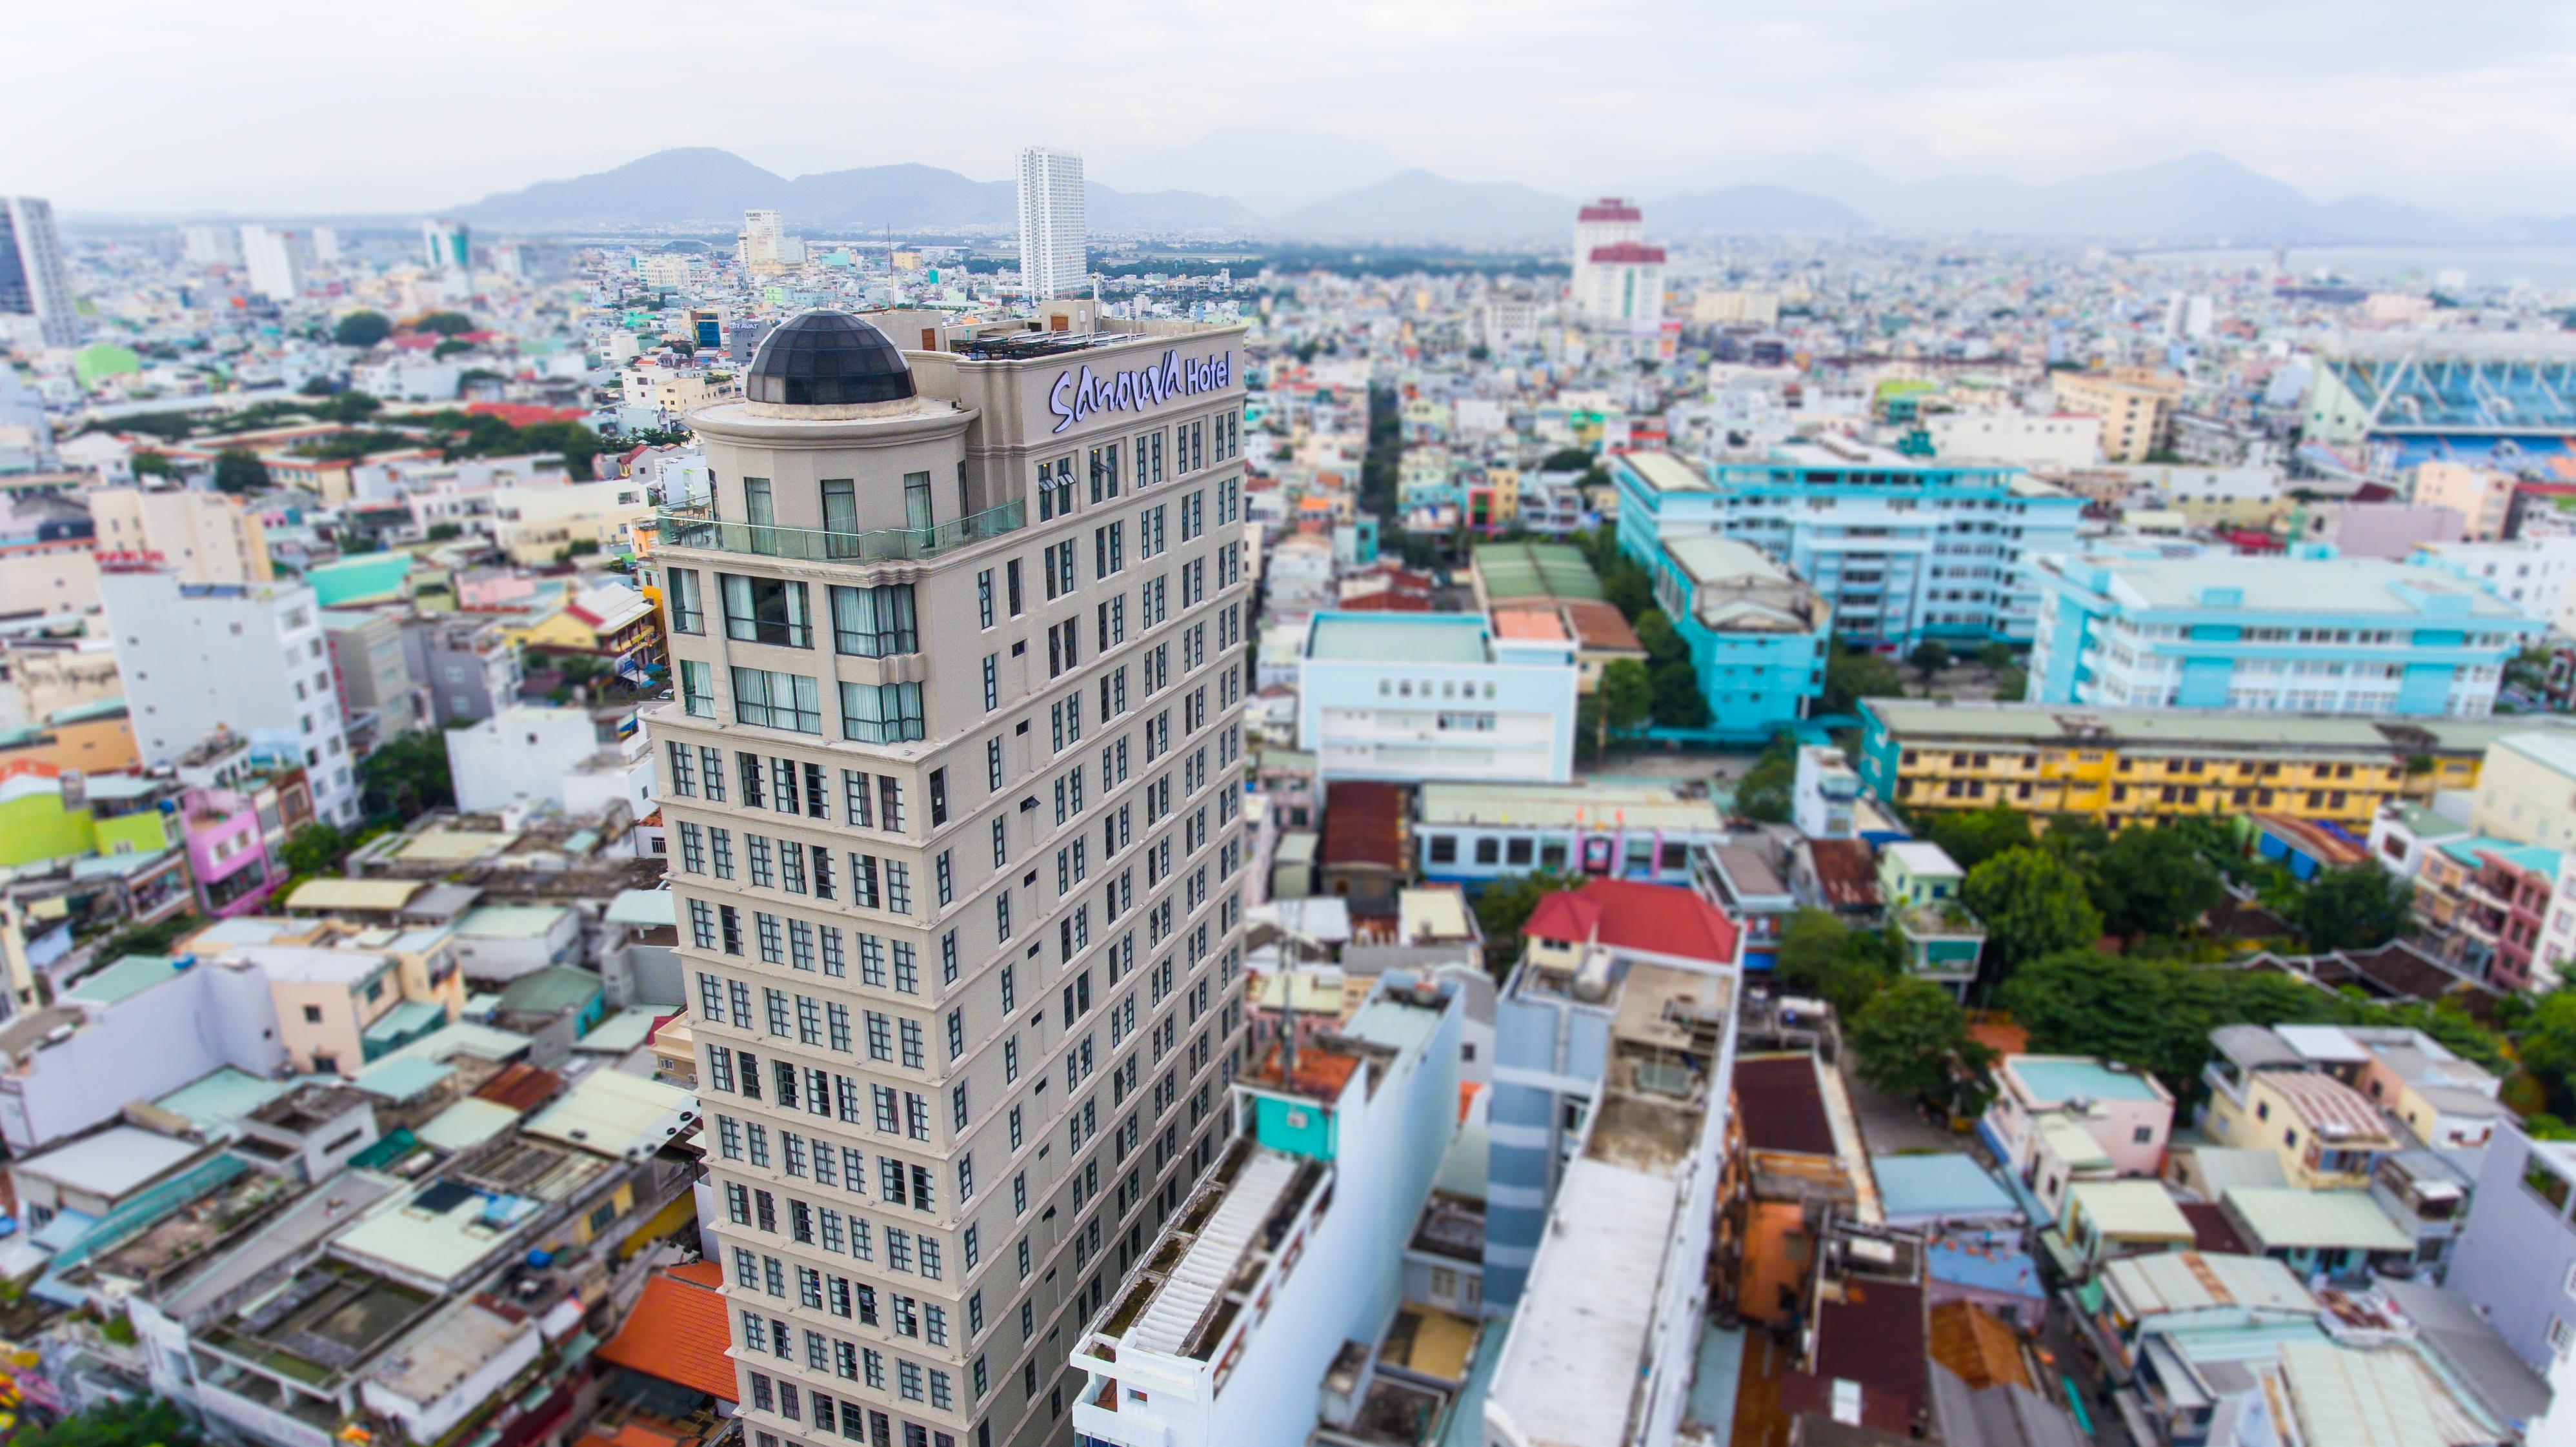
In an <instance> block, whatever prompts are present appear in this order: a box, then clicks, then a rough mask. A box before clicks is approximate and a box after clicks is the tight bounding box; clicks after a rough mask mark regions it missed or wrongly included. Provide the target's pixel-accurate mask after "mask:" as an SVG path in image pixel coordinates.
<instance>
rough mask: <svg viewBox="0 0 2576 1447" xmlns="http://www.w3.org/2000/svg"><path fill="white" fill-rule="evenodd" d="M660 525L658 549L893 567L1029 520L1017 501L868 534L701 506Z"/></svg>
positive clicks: (668, 516)
mask: <svg viewBox="0 0 2576 1447" xmlns="http://www.w3.org/2000/svg"><path fill="white" fill-rule="evenodd" d="M656 521H657V522H658V524H659V532H658V533H657V535H656V536H657V539H658V545H659V546H661V547H665V548H698V549H703V550H705V551H708V552H716V553H745V554H749V555H752V556H755V557H764V558H792V559H795V560H797V561H799V562H811V563H892V562H903V561H907V560H911V559H918V558H934V557H937V556H939V555H940V554H941V553H948V552H954V551H956V550H957V549H959V548H963V547H969V546H972V545H973V544H976V543H980V542H983V541H984V540H986V539H988V538H998V537H1000V536H1001V535H1003V534H1004V533H1009V532H1017V531H1018V530H1019V529H1020V528H1021V527H1022V526H1024V525H1025V524H1026V523H1027V521H1028V504H1027V503H1026V502H1025V501H1023V500H1019V499H1013V500H1012V501H1010V502H1006V503H1004V504H1002V505H1001V506H1000V507H995V508H986V509H985V510H984V511H982V512H979V513H976V514H973V515H972V516H969V517H963V518H959V519H957V520H956V521H955V522H945V523H940V524H938V525H936V526H933V527H926V528H878V529H876V530H874V531H872V532H864V533H841V532H828V531H825V530H823V529H820V528H788V527H770V526H763V525H758V524H753V523H742V522H727V521H723V520H720V519H718V518H715V517H713V516H711V515H709V513H708V511H707V509H705V508H704V507H697V506H688V507H665V508H662V509H660V510H659V511H658V513H657V514H656Z"/></svg>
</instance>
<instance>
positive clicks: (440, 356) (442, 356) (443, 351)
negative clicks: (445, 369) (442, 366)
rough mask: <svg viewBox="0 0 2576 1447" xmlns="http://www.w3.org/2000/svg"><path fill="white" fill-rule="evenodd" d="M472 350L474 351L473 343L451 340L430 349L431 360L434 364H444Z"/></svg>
mask: <svg viewBox="0 0 2576 1447" xmlns="http://www.w3.org/2000/svg"><path fill="white" fill-rule="evenodd" d="M472 350H474V344H473V343H472V342H460V341H457V340H455V339H453V338H450V339H449V340H447V341H443V342H440V343H439V344H438V345H437V346H434V347H432V348H430V349H429V359H430V360H431V361H433V362H444V361H446V360H447V359H448V358H450V357H452V356H455V355H456V354H457V353H459V352H470V351H472Z"/></svg>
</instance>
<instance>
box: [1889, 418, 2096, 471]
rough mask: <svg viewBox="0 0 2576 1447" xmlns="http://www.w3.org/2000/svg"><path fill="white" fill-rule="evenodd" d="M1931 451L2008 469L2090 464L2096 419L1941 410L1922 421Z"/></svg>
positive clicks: (1945, 457) (2093, 456) (2093, 458)
mask: <svg viewBox="0 0 2576 1447" xmlns="http://www.w3.org/2000/svg"><path fill="white" fill-rule="evenodd" d="M1923 432H1924V435H1925V436H1927V437H1929V438H1931V439H1932V455H1933V456H1935V457H1938V458H1940V459H1941V460H1942V461H1944V462H1996V463H2002V464H2004V465H2006V466H2009V467H2034V468H2061V467H2063V468H2071V467H2091V466H2093V465H2094V464H2095V463H2098V462H2100V461H2101V460H2102V419H2101V418H2099V417H2076V416H2070V415H2067V414H2064V413H2051V414H2048V415H2046V416H2034V415H2033V414H2031V413H2027V412H1941V413H1936V414H1934V415H1932V416H1930V417H1926V418H1924V419H1923Z"/></svg>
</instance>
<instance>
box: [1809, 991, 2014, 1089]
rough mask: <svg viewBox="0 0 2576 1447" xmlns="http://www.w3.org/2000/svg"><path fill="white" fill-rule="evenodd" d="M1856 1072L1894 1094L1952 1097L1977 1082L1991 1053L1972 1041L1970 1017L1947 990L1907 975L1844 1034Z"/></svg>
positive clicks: (1882, 993)
mask: <svg viewBox="0 0 2576 1447" xmlns="http://www.w3.org/2000/svg"><path fill="white" fill-rule="evenodd" d="M1844 1034H1845V1038H1846V1039H1847V1040H1849V1042H1850V1043H1851V1048H1852V1069H1853V1071H1854V1073H1856V1074H1858V1075H1859V1076H1860V1078H1861V1079H1862V1080H1864V1081H1866V1082H1868V1083H1869V1084H1870V1085H1871V1086H1872V1087H1874V1088H1876V1089H1879V1090H1882V1091H1885V1092H1887V1093H1888V1094H1890V1095H1912V1096H1924V1097H1929V1098H1938V1099H1944V1100H1946V1099H1948V1098H1950V1097H1951V1096H1952V1095H1953V1093H1954V1091H1955V1089H1956V1088H1957V1086H1958V1085H1959V1083H1960V1082H1961V1080H1962V1079H1963V1078H1965V1079H1968V1080H1974V1079H1976V1078H1977V1077H1978V1076H1979V1075H1980V1074H1981V1073H1982V1072H1983V1071H1984V1069H1985V1066H1986V1059H1987V1052H1986V1050H1985V1048H1984V1047H1982V1046H1980V1045H1978V1044H1977V1043H1976V1042H1975V1041H1973V1040H1971V1039H1969V1038H1968V1015H1967V1012H1966V1011H1965V1010H1962V1009H1960V1008H1959V1002H1958V1001H1957V1000H1956V999H1954V998H1953V997H1952V996H1951V994H1950V992H1949V991H1948V990H1945V989H1943V988H1942V987H1940V986H1939V985H1936V984H1934V983H1932V982H1931V981H1930V980H1925V979H1918V978H1914V977H1910V976H1909V977H1907V978H1904V979H1900V980H1898V981H1896V982H1895V983H1894V984H1891V985H1889V986H1888V987H1887V988H1885V989H1883V990H1880V991H1879V992H1878V993H1877V994H1876V995H1874V996H1872V997H1870V1001H1869V1003H1868V1004H1866V1005H1864V1006H1862V1007H1861V1010H1860V1013H1859V1014H1858V1015H1856V1016H1853V1017H1852V1020H1851V1025H1850V1028H1849V1029H1848V1030H1846V1031H1845V1032H1844Z"/></svg>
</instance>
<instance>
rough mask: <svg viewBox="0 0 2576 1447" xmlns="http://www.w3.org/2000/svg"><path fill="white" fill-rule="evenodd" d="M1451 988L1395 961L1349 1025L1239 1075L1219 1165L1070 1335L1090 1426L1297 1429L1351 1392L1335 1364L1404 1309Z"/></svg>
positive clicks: (1449, 1032)
mask: <svg viewBox="0 0 2576 1447" xmlns="http://www.w3.org/2000/svg"><path fill="white" fill-rule="evenodd" d="M1460 999H1461V994H1460V991H1459V988H1458V986H1457V985H1456V984H1454V983H1451V984H1449V985H1447V986H1446V987H1445V988H1444V989H1443V992H1442V993H1440V994H1437V995H1431V996H1430V997H1429V998H1427V999H1426V998H1423V997H1422V995H1420V994H1417V992H1416V991H1415V990H1414V989H1413V987H1412V981H1411V980H1410V978H1409V977H1406V976H1402V975H1395V974H1390V975H1388V976H1386V977H1385V978H1384V980H1383V981H1382V982H1381V983H1380V984H1379V985H1378V987H1377V990H1376V992H1375V994H1374V995H1373V996H1372V998H1371V999H1370V1000H1369V1001H1368V1002H1367V1003H1366V1004H1364V1005H1362V1006H1361V1007H1360V1008H1359V1010H1358V1011H1357V1012H1356V1013H1355V1014H1353V1016H1352V1017H1351V1021H1350V1024H1349V1025H1348V1027H1346V1028H1345V1029H1344V1030H1342V1031H1340V1032H1339V1033H1328V1034H1322V1035H1318V1036H1317V1037H1315V1039H1314V1043H1313V1044H1311V1045H1308V1046H1305V1047H1302V1048H1300V1049H1299V1050H1297V1051H1296V1052H1295V1054H1294V1055H1293V1056H1290V1057H1289V1058H1288V1059H1286V1060H1285V1061H1284V1062H1283V1061H1282V1059H1281V1056H1280V1053H1279V1051H1278V1048H1277V1047H1275V1046H1274V1047H1272V1049H1271V1053H1270V1054H1269V1056H1268V1058H1267V1059H1265V1060H1264V1061H1263V1062H1262V1063H1261V1064H1260V1065H1258V1066H1256V1067H1254V1068H1253V1069H1251V1070H1249V1071H1247V1072H1245V1074H1244V1076H1243V1077H1242V1078H1241V1079H1238V1080H1237V1081H1235V1083H1234V1090H1233V1094H1232V1098H1231V1101H1230V1102H1229V1106H1230V1109H1231V1111H1232V1113H1233V1116H1234V1119H1235V1121H1236V1129H1235V1131H1234V1132H1233V1136H1234V1143H1233V1145H1232V1146H1231V1147H1229V1149H1228V1153H1227V1164H1226V1165H1225V1166H1224V1167H1223V1168H1221V1169H1220V1170H1219V1171H1218V1172H1217V1179H1216V1181H1215V1182H1214V1183H1213V1184H1211V1185H1210V1186H1209V1187H1208V1188H1207V1189H1206V1191H1205V1192H1203V1193H1202V1194H1201V1195H1200V1196H1199V1197H1198V1198H1197V1199H1195V1200H1193V1201H1191V1202H1189V1203H1188V1204H1187V1205H1185V1206H1184V1207H1183V1209H1182V1210H1181V1212H1180V1213H1179V1216H1178V1218H1177V1220H1178V1222H1179V1224H1177V1225H1174V1226H1172V1227H1169V1228H1167V1229H1166V1230H1165V1231H1164V1232H1163V1234H1162V1238H1161V1239H1160V1240H1159V1241H1155V1242H1151V1243H1148V1245H1147V1249H1146V1251H1145V1253H1144V1258H1145V1260H1146V1261H1147V1262H1148V1263H1150V1264H1149V1265H1147V1266H1146V1267H1145V1268H1144V1271H1143V1273H1142V1275H1141V1278H1140V1279H1139V1280H1138V1281H1137V1282H1136V1283H1135V1285H1133V1286H1132V1287H1130V1288H1129V1289H1128V1290H1127V1291H1126V1292H1123V1293H1121V1294H1120V1295H1119V1296H1118V1297H1115V1298H1113V1299H1112V1301H1111V1304H1110V1306H1109V1308H1108V1309H1107V1311H1106V1312H1105V1313H1104V1315H1103V1316H1102V1317H1101V1318H1096V1319H1095V1321H1094V1324H1093V1325H1092V1326H1091V1328H1090V1329H1089V1330H1087V1331H1085V1332H1084V1333H1083V1334H1082V1336H1081V1337H1080V1338H1079V1339H1078V1340H1077V1342H1076V1345H1075V1347H1074V1351H1073V1365H1074V1367H1075V1369H1076V1370H1078V1371H1082V1372H1084V1373H1087V1374H1088V1375H1087V1376H1086V1378H1085V1379H1084V1383H1083V1387H1082V1391H1081V1393H1080V1394H1079V1395H1077V1396H1076V1397H1075V1398H1074V1400H1073V1404H1072V1405H1073V1428H1074V1431H1075V1432H1076V1433H1077V1434H1079V1436H1080V1437H1081V1438H1082V1439H1083V1440H1086V1441H1089V1442H1095V1443H1100V1444H1106V1447H1234V1444H1237V1443H1263V1442H1303V1441H1306V1440H1308V1437H1309V1434H1310V1433H1311V1432H1312V1431H1313V1428H1314V1426H1315V1423H1316V1419H1317V1412H1318V1403H1319V1400H1321V1401H1323V1402H1324V1403H1325V1408H1324V1409H1325V1412H1326V1413H1327V1414H1328V1420H1329V1415H1330V1414H1331V1413H1332V1412H1333V1411H1334V1407H1335V1403H1334V1402H1333V1398H1334V1397H1335V1396H1336V1395H1337V1392H1336V1389H1337V1388H1338V1389H1339V1394H1340V1395H1342V1396H1345V1397H1346V1398H1348V1400H1345V1401H1343V1402H1341V1403H1339V1406H1341V1407H1342V1408H1343V1409H1344V1410H1347V1409H1348V1408H1349V1407H1351V1406H1356V1405H1357V1400H1356V1399H1357V1397H1358V1393H1357V1392H1356V1391H1355V1390H1353V1389H1352V1384H1350V1383H1339V1382H1335V1381H1333V1380H1329V1379H1328V1378H1327V1372H1328V1371H1330V1370H1332V1369H1334V1368H1335V1367H1336V1365H1337V1363H1336V1357H1337V1355H1338V1354H1340V1353H1342V1352H1343V1351H1344V1350H1345V1347H1344V1344H1345V1343H1346V1342H1368V1343H1373V1342H1378V1341H1380V1340H1381V1339H1383V1338H1384V1337H1385V1335H1386V1332H1387V1328H1388V1327H1389V1326H1390V1325H1392V1323H1393V1319H1394V1317H1395V1315H1396V1313H1397V1312H1398V1311H1399V1310H1402V1309H1405V1306H1406V1303H1405V1302H1404V1301H1403V1299H1402V1297H1403V1293H1402V1291H1401V1290H1400V1288H1401V1287H1402V1285H1403V1281H1404V1264H1405V1246H1406V1243H1407V1241H1408V1239H1409V1238H1410V1236H1411V1234H1412V1226H1413V1222H1414V1219H1415V1217H1416V1215H1417V1214H1418V1213H1419V1212H1420V1211H1421V1209H1422V1204H1423V1201H1424V1200H1425V1198H1426V1197H1428V1196H1429V1194H1430V1191H1431V1186H1432V1182H1433V1179H1434V1177H1435V1175H1436V1174H1437V1172H1438V1171H1439V1168H1440V1164H1441V1161H1442V1159H1443V1157H1444V1155H1445V1153H1446V1149H1447V1146H1448V1143H1449V1139H1450V1135H1451V1131H1452V1127H1453V1126H1454V1124H1455V1122H1456V1118H1457V1112H1458V1104H1457V1102H1458V1034H1459V1021H1460V1016H1461V1014H1462V1011H1461V1009H1460ZM1327 1205H1329V1206H1330V1208H1331V1209H1330V1210H1326V1209H1324V1208H1325V1207H1326V1206H1327ZM1335 1375H1336V1376H1338V1375H1339V1374H1338V1373H1335ZM1363 1375H1364V1374H1363ZM1332 1425H1334V1426H1337V1427H1348V1426H1349V1425H1350V1422H1349V1421H1348V1419H1347V1418H1345V1419H1344V1420H1343V1421H1340V1422H1336V1423H1333V1424H1332Z"/></svg>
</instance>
